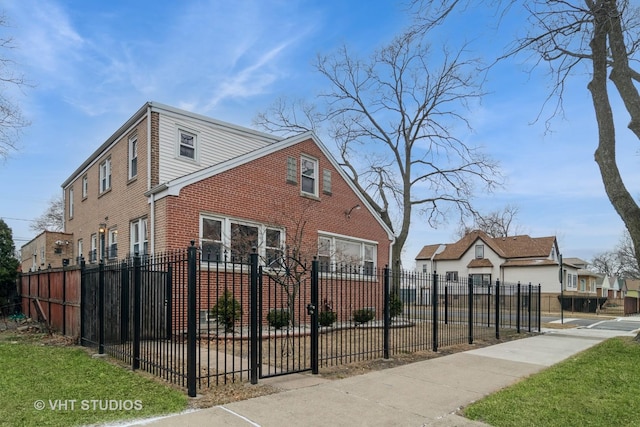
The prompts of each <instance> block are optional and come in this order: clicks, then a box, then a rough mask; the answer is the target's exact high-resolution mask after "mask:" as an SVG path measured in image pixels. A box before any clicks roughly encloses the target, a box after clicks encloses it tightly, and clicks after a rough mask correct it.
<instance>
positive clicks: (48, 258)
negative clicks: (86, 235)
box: [20, 231, 73, 272]
mask: <svg viewBox="0 0 640 427" xmlns="http://www.w3.org/2000/svg"><path fill="white" fill-rule="evenodd" d="M72 243H73V235H72V234H69V233H63V232H58V231H43V232H42V233H40V234H38V235H37V236H36V237H34V238H33V239H32V240H30V241H29V242H27V243H25V244H24V245H22V247H21V248H20V271H22V272H27V271H37V270H44V269H46V268H50V267H51V268H60V267H62V266H63V265H68V264H69V263H71V261H72V258H73V244H72Z"/></svg>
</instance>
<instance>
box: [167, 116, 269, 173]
mask: <svg viewBox="0 0 640 427" xmlns="http://www.w3.org/2000/svg"><path fill="white" fill-rule="evenodd" d="M180 130H182V131H185V132H188V133H189V134H191V135H194V136H195V139H196V142H195V144H196V148H195V149H196V154H195V159H194V160H191V159H187V158H184V157H181V156H179V146H178V141H179V131H180ZM159 141H160V142H159V177H158V178H159V182H161V183H163V182H168V181H171V180H173V179H176V178H179V177H181V176H184V175H187V174H189V173H192V172H195V171H197V170H200V169H203V168H206V167H208V166H211V165H215V164H218V163H221V162H224V161H226V160H229V159H232V158H234V157H237V156H240V155H242V154H245V153H248V152H251V151H254V150H257V149H259V148H262V147H264V146H266V145H269V144H271V143H273V142H274V140H273V139H271V140H270V139H267V138H261V137H260V135H258V134H253V133H250V132H243V131H242V129H240V128H232V127H226V126H223V125H218V124H215V123H211V122H205V121H203V120H199V119H198V118H194V117H189V116H184V115H180V116H179V115H174V114H171V113H170V112H166V111H162V112H161V113H160V118H159Z"/></svg>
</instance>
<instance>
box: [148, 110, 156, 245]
mask: <svg viewBox="0 0 640 427" xmlns="http://www.w3.org/2000/svg"><path fill="white" fill-rule="evenodd" d="M151 172H152V171H151V105H147V191H149V190H151ZM155 199H156V195H155V194H151V200H150V205H151V206H150V208H149V240H151V245H150V246H151V249H150V252H151V253H152V254H154V253H155V252H156V215H155V213H156V203H155Z"/></svg>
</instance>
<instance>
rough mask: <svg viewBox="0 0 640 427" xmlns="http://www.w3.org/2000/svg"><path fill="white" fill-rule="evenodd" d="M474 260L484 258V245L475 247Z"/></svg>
mask: <svg viewBox="0 0 640 427" xmlns="http://www.w3.org/2000/svg"><path fill="white" fill-rule="evenodd" d="M476 258H477V259H482V258H484V245H476Z"/></svg>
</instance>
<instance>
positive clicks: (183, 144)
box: [178, 129, 197, 160]
mask: <svg viewBox="0 0 640 427" xmlns="http://www.w3.org/2000/svg"><path fill="white" fill-rule="evenodd" d="M196 144H197V141H196V135H195V134H193V133H191V132H187V131H185V130H182V129H178V154H179V155H180V157H182V158H185V159H190V160H196V154H197V151H196V150H197V145H196Z"/></svg>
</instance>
